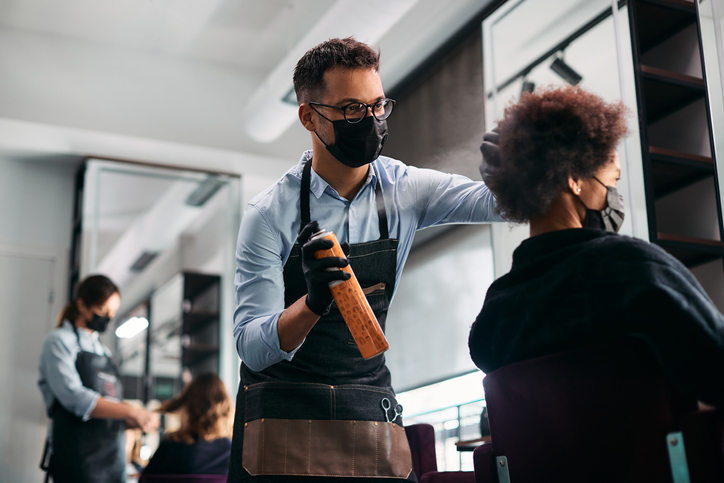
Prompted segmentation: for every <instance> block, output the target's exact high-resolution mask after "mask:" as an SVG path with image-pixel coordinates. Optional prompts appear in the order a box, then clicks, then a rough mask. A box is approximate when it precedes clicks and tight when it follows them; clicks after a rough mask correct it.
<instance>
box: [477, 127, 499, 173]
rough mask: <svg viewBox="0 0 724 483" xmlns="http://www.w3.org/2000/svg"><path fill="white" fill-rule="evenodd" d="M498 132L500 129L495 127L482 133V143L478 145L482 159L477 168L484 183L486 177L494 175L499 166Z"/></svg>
mask: <svg viewBox="0 0 724 483" xmlns="http://www.w3.org/2000/svg"><path fill="white" fill-rule="evenodd" d="M499 132H500V130H499V129H498V128H497V127H496V128H495V129H493V130H492V131H489V132H486V133H485V134H483V144H481V145H480V152H481V153H482V155H483V161H482V162H481V163H480V168H479V169H480V174H481V175H482V176H483V181H484V182H485V184H487V183H488V178H490V177H491V176H492V175H494V174H495V172H496V171H497V170H498V168H500V150H499V149H498V137H499V136H498V133H499Z"/></svg>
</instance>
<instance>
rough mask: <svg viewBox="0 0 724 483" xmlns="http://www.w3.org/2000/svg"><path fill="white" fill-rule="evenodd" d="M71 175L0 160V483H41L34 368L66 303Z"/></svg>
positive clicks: (62, 165)
mask: <svg viewBox="0 0 724 483" xmlns="http://www.w3.org/2000/svg"><path fill="white" fill-rule="evenodd" d="M75 168H76V165H75V163H69V162H63V161H61V160H43V161H38V160H32V159H27V158H22V157H20V156H12V155H8V154H0V259H2V261H3V263H2V267H1V268H0V292H1V294H0V299H1V300H0V305H1V307H0V341H3V342H2V344H1V345H0V353H1V354H2V356H1V357H0V363H1V364H2V373H1V374H2V377H0V381H1V382H2V387H3V388H4V389H3V391H2V392H3V394H4V396H3V397H0V415H2V418H0V419H1V420H2V421H1V422H0V427H2V433H3V438H2V439H0V454H1V455H2V458H0V474H2V475H3V481H14V482H22V483H24V482H27V483H31V482H37V481H41V473H40V470H38V469H37V463H38V462H39V461H40V459H39V458H40V453H41V451H42V449H43V441H44V436H45V428H46V424H47V418H46V416H45V412H44V405H43V402H42V397H41V395H40V391H39V390H38V387H37V377H38V371H37V367H38V359H39V356H40V349H41V344H42V341H43V337H44V336H45V334H46V333H47V331H48V330H49V329H50V328H52V327H53V325H54V323H55V318H56V317H57V314H58V313H59V311H60V309H61V306H62V303H63V301H64V300H65V294H66V286H67V285H66V279H67V276H68V275H67V274H68V271H67V266H68V252H69V250H70V238H71V219H72V204H73V182H74V175H75ZM51 294H52V295H51ZM10 443H12V444H10ZM6 478H7V480H6Z"/></svg>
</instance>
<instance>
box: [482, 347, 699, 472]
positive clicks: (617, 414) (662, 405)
mask: <svg viewBox="0 0 724 483" xmlns="http://www.w3.org/2000/svg"><path fill="white" fill-rule="evenodd" d="M483 384H484V386H485V398H486V401H487V407H488V421H489V424H490V430H491V437H492V441H493V451H494V453H495V455H496V456H505V457H506V458H507V467H508V471H509V475H510V479H511V481H513V482H516V483H525V482H533V481H543V480H546V481H562V482H567V481H577V482H578V481H587V482H596V481H617V482H628V481H657V482H659V481H671V476H670V466H669V460H668V452H667V447H666V435H667V434H668V433H669V432H672V431H676V430H678V429H679V428H678V418H679V415H681V414H683V413H684V412H686V411H691V410H694V409H695V401H691V400H689V399H686V398H683V397H681V396H680V395H679V394H678V393H676V392H675V391H673V390H672V388H671V387H670V385H669V384H668V383H667V381H666V380H665V379H664V377H663V375H662V372H661V370H660V369H659V367H658V365H657V364H656V362H655V360H654V357H653V355H652V353H651V352H650V350H649V349H648V348H647V347H646V346H645V345H644V344H643V343H641V342H636V341H635V340H631V339H625V340H622V341H619V342H617V343H615V344H609V345H606V346H599V347H594V348H585V349H581V350H576V351H571V352H565V353H560V354H554V355H550V356H545V357H540V358H536V359H531V360H527V361H522V362H518V363H514V364H510V365H507V366H504V367H501V368H499V369H497V370H495V371H492V372H490V373H489V374H488V375H487V376H486V377H485V379H484V382H483ZM542 475H545V477H543V476H542Z"/></svg>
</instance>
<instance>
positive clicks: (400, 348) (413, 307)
mask: <svg viewBox="0 0 724 483" xmlns="http://www.w3.org/2000/svg"><path fill="white" fill-rule="evenodd" d="M396 100H397V101H398V102H397V106H396V107H395V111H394V113H393V114H392V116H391V117H390V119H389V132H390V138H389V140H388V142H387V144H386V145H385V148H384V151H383V152H384V154H385V155H386V156H391V157H393V158H397V159H399V160H401V161H402V162H404V163H406V164H408V165H414V166H418V167H424V168H432V169H437V170H439V171H443V172H447V173H456V174H462V175H465V176H468V177H470V178H471V179H475V180H479V179H480V174H479V172H478V165H479V164H480V160H481V158H480V151H479V146H480V142H481V140H482V135H483V126H484V117H483V70H482V47H481V39H480V33H479V32H477V33H475V34H473V35H472V36H471V37H470V38H469V39H468V40H466V41H465V42H464V43H463V44H462V45H461V46H459V47H458V48H457V49H455V50H454V51H453V52H452V53H451V54H450V55H448V56H446V57H445V58H444V60H443V61H441V63H440V64H438V65H436V66H434V67H433V68H432V70H431V71H430V73H429V74H428V75H426V76H425V77H424V78H422V79H421V80H420V81H419V82H418V83H417V84H416V85H414V86H413V87H412V88H411V89H410V90H409V91H407V92H405V93H403V94H402V95H401V96H399V97H398V98H397V99H396ZM421 242H423V243H421ZM492 281H493V258H492V248H491V242H490V229H489V227H488V226H487V225H483V226H466V227H455V228H449V227H435V228H429V229H426V230H422V231H420V232H418V234H417V236H416V238H415V245H413V250H412V253H411V254H410V257H409V259H408V261H407V265H406V267H405V271H404V272H403V274H402V280H401V281H400V285H399V287H398V290H397V294H396V295H395V299H394V301H393V303H392V306H391V308H390V313H389V316H388V319H387V336H388V339H389V341H390V350H389V352H388V354H387V362H388V365H389V367H390V370H391V372H392V382H393V384H394V385H395V389H396V390H397V391H403V390H406V389H411V388H414V387H419V386H421V385H425V384H429V383H432V382H437V381H440V380H443V379H446V378H449V377H453V376H456V375H460V374H463V373H466V372H470V371H473V370H475V366H474V365H473V363H472V361H471V359H470V355H469V352H468V348H467V339H468V333H469V331H470V325H471V324H472V322H473V321H474V320H475V316H476V315H477V314H478V312H479V311H480V308H481V307H482V304H483V300H484V298H485V292H486V291H487V288H488V286H489V285H490V284H491V283H492Z"/></svg>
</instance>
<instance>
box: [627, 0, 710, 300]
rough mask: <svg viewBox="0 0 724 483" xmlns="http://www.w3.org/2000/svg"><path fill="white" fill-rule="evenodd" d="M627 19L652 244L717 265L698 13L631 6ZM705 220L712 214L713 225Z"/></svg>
mask: <svg viewBox="0 0 724 483" xmlns="http://www.w3.org/2000/svg"><path fill="white" fill-rule="evenodd" d="M629 15H630V26H631V44H632V48H633V60H634V69H635V80H636V94H637V100H638V106H639V108H638V111H639V112H638V117H639V128H640V134H641V146H642V151H643V152H642V160H643V170H644V184H645V189H646V203H647V215H648V220H649V237H650V239H651V241H652V242H654V243H656V244H658V245H660V246H661V247H662V248H664V249H665V250H667V251H668V252H669V253H671V254H672V255H673V256H675V257H676V258H678V259H679V260H680V261H681V262H682V263H684V264H685V265H686V266H687V267H689V268H694V267H697V266H699V265H702V264H706V263H710V262H713V261H716V260H722V259H724V246H723V244H722V240H723V239H724V235H723V232H722V213H721V204H720V200H719V197H720V195H719V193H720V190H719V186H718V182H717V173H716V162H715V155H714V151H713V149H712V146H713V145H714V144H713V139H712V130H711V113H710V112H709V104H708V92H707V84H706V75H705V70H704V65H703V59H702V49H701V35H700V30H699V25H698V15H697V5H696V3H695V2H694V1H689V0H632V1H630V2H629ZM709 183H711V184H709ZM712 188H713V189H712ZM702 213H716V219H711V218H713V217H712V216H708V215H707V216H703V215H702ZM702 234H704V235H702ZM722 279H723V280H724V270H722ZM704 288H705V289H707V290H715V289H716V288H715V287H706V286H705V287H704Z"/></svg>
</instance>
